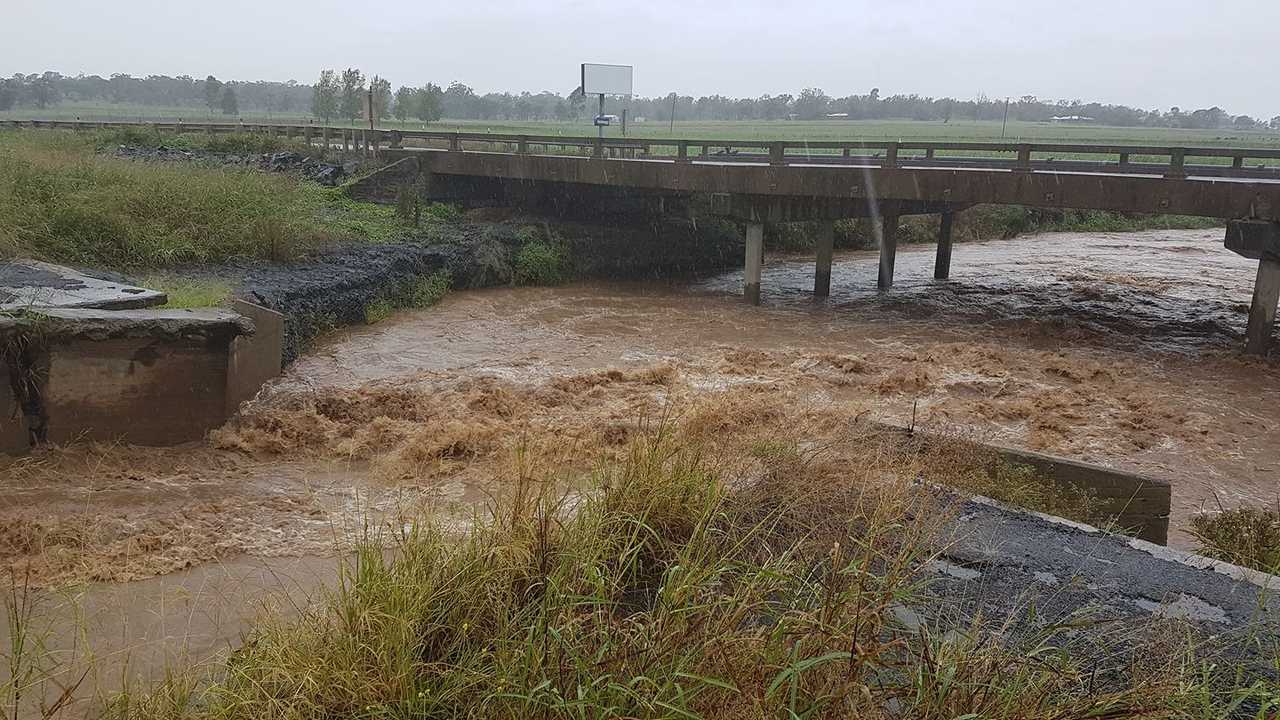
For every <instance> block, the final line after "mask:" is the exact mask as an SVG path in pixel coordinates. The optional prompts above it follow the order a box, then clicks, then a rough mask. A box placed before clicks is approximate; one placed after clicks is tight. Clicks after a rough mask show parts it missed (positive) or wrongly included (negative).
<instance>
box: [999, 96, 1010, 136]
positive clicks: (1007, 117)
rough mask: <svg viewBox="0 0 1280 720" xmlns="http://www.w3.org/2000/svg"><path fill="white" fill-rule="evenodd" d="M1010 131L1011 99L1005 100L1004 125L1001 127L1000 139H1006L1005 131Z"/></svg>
mask: <svg viewBox="0 0 1280 720" xmlns="http://www.w3.org/2000/svg"><path fill="white" fill-rule="evenodd" d="M1008 129H1009V98H1005V99H1004V124H1003V125H1001V126H1000V139H1001V140H1003V139H1004V132H1005V130H1008Z"/></svg>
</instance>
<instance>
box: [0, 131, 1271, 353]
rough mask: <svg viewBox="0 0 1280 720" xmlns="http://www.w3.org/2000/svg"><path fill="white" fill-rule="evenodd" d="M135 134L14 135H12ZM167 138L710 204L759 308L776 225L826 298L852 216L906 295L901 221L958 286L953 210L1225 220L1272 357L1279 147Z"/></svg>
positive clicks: (398, 173) (508, 137)
mask: <svg viewBox="0 0 1280 720" xmlns="http://www.w3.org/2000/svg"><path fill="white" fill-rule="evenodd" d="M136 125H138V123H97V122H78V121H74V122H73V121H30V120H28V121H3V122H0V127H3V126H10V127H40V128H70V129H87V128H111V127H117V126H136ZM144 125H146V126H148V127H151V128H154V129H155V130H157V131H160V132H198V133H235V132H256V133H268V134H273V135H281V136H285V137H290V138H298V139H300V140H302V141H304V142H306V143H308V144H313V145H316V144H318V145H320V146H321V147H324V148H334V149H336V148H339V147H340V148H342V149H345V150H358V151H362V152H365V153H368V154H372V155H378V156H380V157H383V158H385V159H387V160H388V161H400V160H408V162H407V163H401V164H399V165H398V166H397V167H396V169H395V170H392V169H391V168H388V170H387V172H388V173H389V177H391V178H400V179H401V180H400V181H403V178H404V176H405V173H408V174H409V176H410V179H414V177H416V176H417V175H422V176H425V177H426V178H439V179H442V180H443V179H447V178H469V179H473V180H481V181H485V182H489V183H491V184H492V187H493V188H496V190H497V191H499V192H501V191H503V190H504V189H507V190H510V191H512V193H513V194H515V193H527V192H528V190H529V189H530V188H531V187H532V188H538V187H542V188H548V187H554V188H557V189H558V190H559V191H562V192H569V193H572V192H574V190H575V189H585V188H588V187H596V188H598V187H602V186H604V187H615V188H621V189H623V190H624V191H626V192H631V193H636V194H648V195H654V196H656V197H666V196H689V195H707V196H709V197H710V206H711V208H712V211H713V212H715V213H717V214H721V215H725V216H729V217H733V218H736V219H739V220H741V221H743V222H744V223H745V224H746V281H745V285H746V287H745V295H746V297H747V299H748V300H749V301H751V302H756V303H758V302H759V299H760V271H761V264H762V258H763V252H764V228H763V223H765V222H788V221H802V220H804V221H819V227H820V232H819V234H818V242H817V269H816V272H815V281H814V292H815V294H817V295H820V296H823V295H826V294H828V293H829V291H830V278H831V257H832V242H833V228H832V223H833V222H834V221H835V220H837V219H840V218H852V217H870V218H874V219H876V220H877V222H878V223H879V225H880V234H881V237H882V240H881V243H880V273H879V280H878V283H879V287H880V288H882V289H888V288H890V287H891V286H892V285H893V271H894V260H895V257H896V253H897V231H898V225H899V219H900V218H901V217H902V216H903V215H911V214H926V213H937V214H940V215H941V216H942V222H941V223H940V231H939V237H938V249H937V258H936V264H935V270H934V275H935V277H936V278H938V279H946V278H947V277H948V275H949V273H950V263H951V244H952V237H951V235H952V226H953V219H954V216H955V213H956V212H960V211H963V210H964V209H966V208H968V207H971V206H973V205H976V204H1003V205H1022V206H1029V207H1039V208H1051V209H1092V210H1108V211H1115V212H1130V213H1152V214H1172V215H1193V216H1201V217H1212V218H1218V219H1221V220H1222V221H1223V222H1224V223H1225V224H1226V225H1227V234H1226V239H1225V245H1226V247H1227V248H1229V249H1231V250H1232V251H1234V252H1237V253H1239V254H1241V255H1243V256H1245V257H1249V258H1252V259H1256V260H1258V261H1259V263H1258V277H1257V282H1256V284H1255V286H1254V297H1253V304H1252V307H1251V309H1250V314H1249V326H1248V331H1247V341H1246V349H1247V350H1248V351H1249V352H1254V353H1265V352H1266V351H1267V350H1268V348H1269V345H1270V338H1271V331H1272V326H1273V325H1274V320H1275V314H1276V307H1277V301H1278V300H1280V149H1261V148H1219V147H1169V146H1149V145H1131V146H1130V145H1076V144H1061V143H976V142H960V143H954V142H914V141H912V142H861V141H857V140H849V141H822V142H803V141H798V142H797V141H773V140H737V139H723V140H722V139H652V138H599V137H567V136H560V135H533V134H505V135H498V134H489V133H463V132H436V131H405V130H381V129H376V130H375V129H360V128H342V127H328V126H320V125H264V124H244V123H144Z"/></svg>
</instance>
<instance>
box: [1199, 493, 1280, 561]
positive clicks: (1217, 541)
mask: <svg viewBox="0 0 1280 720" xmlns="http://www.w3.org/2000/svg"><path fill="white" fill-rule="evenodd" d="M1191 532H1192V533H1193V534H1194V535H1195V536H1196V539H1197V540H1198V541H1199V542H1200V552H1201V553H1203V554H1205V555H1208V556H1209V557H1212V558H1217V559H1218V560H1225V561H1227V562H1229V563H1233V564H1235V565H1242V566H1244V567H1249V568H1253V569H1255V570H1261V571H1263V572H1268V573H1274V574H1280V501H1277V502H1276V505H1275V507H1253V506H1242V507H1238V508H1235V509H1233V510H1221V511H1220V512H1217V513H1212V514H1210V513H1206V514H1202V515H1197V516H1195V517H1193V518H1191Z"/></svg>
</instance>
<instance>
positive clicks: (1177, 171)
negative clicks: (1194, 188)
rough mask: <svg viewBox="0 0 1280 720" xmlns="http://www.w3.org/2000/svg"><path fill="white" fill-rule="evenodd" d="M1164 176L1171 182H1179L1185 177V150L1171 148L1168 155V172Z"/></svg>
mask: <svg viewBox="0 0 1280 720" xmlns="http://www.w3.org/2000/svg"><path fill="white" fill-rule="evenodd" d="M1164 176H1165V177H1166V178H1169V179H1171V180H1181V179H1182V178H1185V177H1186V176H1187V151H1186V149H1185V148H1173V150H1172V151H1171V152H1170V153H1169V171H1168V172H1166V173H1165V174H1164Z"/></svg>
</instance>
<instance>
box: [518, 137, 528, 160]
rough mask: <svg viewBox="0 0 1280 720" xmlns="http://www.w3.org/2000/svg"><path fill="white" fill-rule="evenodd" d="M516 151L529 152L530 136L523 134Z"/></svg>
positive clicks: (523, 153)
mask: <svg viewBox="0 0 1280 720" xmlns="http://www.w3.org/2000/svg"><path fill="white" fill-rule="evenodd" d="M516 152H518V153H520V154H521V155H528V154H529V136H528V135H521V136H520V140H519V142H517V143H516Z"/></svg>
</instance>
